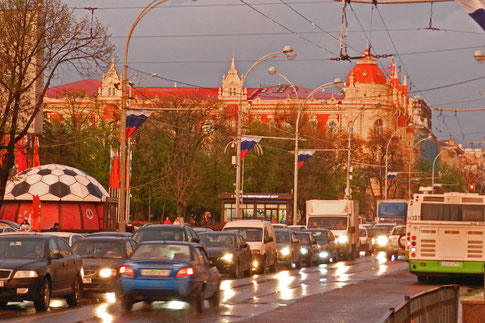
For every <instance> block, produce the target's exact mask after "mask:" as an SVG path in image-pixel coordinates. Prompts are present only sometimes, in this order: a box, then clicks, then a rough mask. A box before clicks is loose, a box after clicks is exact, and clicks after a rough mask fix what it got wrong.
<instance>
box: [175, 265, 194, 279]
mask: <svg viewBox="0 0 485 323" xmlns="http://www.w3.org/2000/svg"><path fill="white" fill-rule="evenodd" d="M193 275H194V268H192V267H182V268H180V270H179V271H178V273H177V276H176V277H177V278H180V277H187V276H193Z"/></svg>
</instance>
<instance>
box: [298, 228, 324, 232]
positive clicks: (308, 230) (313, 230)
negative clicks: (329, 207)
mask: <svg viewBox="0 0 485 323" xmlns="http://www.w3.org/2000/svg"><path fill="white" fill-rule="evenodd" d="M318 231H325V232H329V231H330V230H329V229H325V228H311V229H303V230H301V232H318ZM293 232H294V231H293Z"/></svg>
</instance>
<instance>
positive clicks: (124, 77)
mask: <svg viewBox="0 0 485 323" xmlns="http://www.w3.org/2000/svg"><path fill="white" fill-rule="evenodd" d="M167 1H168V0H152V1H151V2H150V3H149V4H148V5H146V7H145V8H143V9H142V11H140V13H139V14H138V16H137V17H136V19H135V21H134V22H133V24H132V25H131V28H130V31H129V32H128V37H127V38H126V45H125V59H124V62H123V73H122V74H121V113H120V127H121V129H120V136H121V139H120V165H121V167H120V191H119V196H118V214H119V221H118V228H119V231H121V232H124V231H125V224H126V222H125V220H126V219H125V216H126V159H127V158H126V110H127V102H128V93H126V90H127V87H128V49H129V48H130V41H131V36H132V35H133V32H134V31H135V28H136V26H137V25H138V23H139V22H140V20H141V19H143V17H145V15H146V14H147V13H148V12H150V11H151V10H152V9H153V8H155V7H157V6H159V5H161V4H162V3H164V2H167Z"/></svg>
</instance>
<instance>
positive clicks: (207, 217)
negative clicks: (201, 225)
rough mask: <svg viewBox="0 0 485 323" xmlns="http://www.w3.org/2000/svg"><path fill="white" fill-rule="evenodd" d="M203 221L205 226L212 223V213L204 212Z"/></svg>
mask: <svg viewBox="0 0 485 323" xmlns="http://www.w3.org/2000/svg"><path fill="white" fill-rule="evenodd" d="M205 223H206V224H207V226H210V225H211V224H212V214H211V213H210V212H209V211H207V212H205Z"/></svg>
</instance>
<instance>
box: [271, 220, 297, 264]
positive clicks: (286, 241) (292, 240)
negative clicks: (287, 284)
mask: <svg viewBox="0 0 485 323" xmlns="http://www.w3.org/2000/svg"><path fill="white" fill-rule="evenodd" d="M274 231H275V234H276V247H277V248H278V265H279V266H284V267H288V268H295V267H296V268H301V264H302V255H301V245H300V240H298V238H297V237H296V235H295V233H294V232H293V231H292V230H290V229H275V230H274Z"/></svg>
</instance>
